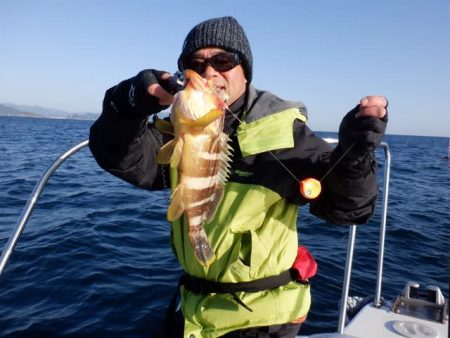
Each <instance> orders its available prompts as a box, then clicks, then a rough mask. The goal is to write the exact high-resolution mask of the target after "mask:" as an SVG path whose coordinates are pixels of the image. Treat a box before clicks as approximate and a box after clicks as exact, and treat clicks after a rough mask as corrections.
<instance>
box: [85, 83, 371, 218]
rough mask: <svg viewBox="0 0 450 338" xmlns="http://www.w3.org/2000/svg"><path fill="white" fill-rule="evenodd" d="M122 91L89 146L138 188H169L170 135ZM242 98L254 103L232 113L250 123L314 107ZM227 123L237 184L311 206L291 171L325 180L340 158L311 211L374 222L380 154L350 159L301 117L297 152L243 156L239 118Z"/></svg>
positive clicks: (113, 93)
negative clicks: (164, 156)
mask: <svg viewBox="0 0 450 338" xmlns="http://www.w3.org/2000/svg"><path fill="white" fill-rule="evenodd" d="M122 85H123V84H122ZM120 86H121V84H119V85H118V86H116V87H113V88H111V89H109V90H108V91H107V92H106V94H105V99H104V102H103V111H102V114H101V116H100V117H99V119H98V120H97V121H96V122H95V123H94V124H93V125H92V127H91V131H90V139H89V146H90V149H91V151H92V154H93V155H94V157H95V159H96V161H97V162H98V164H99V165H100V166H101V167H102V168H103V169H105V170H107V171H108V172H110V173H111V174H113V175H115V176H117V177H119V178H121V179H123V180H125V181H127V182H129V183H131V184H134V185H137V186H139V187H142V188H146V189H150V190H159V189H164V188H168V187H169V174H168V169H167V168H166V167H162V166H159V165H157V164H156V160H155V159H156V155H157V153H158V151H159V149H160V147H161V145H162V144H164V143H165V142H167V141H168V136H166V135H164V134H161V133H160V132H159V131H158V130H157V129H156V128H155V125H154V123H149V122H148V119H147V118H146V117H145V116H142V114H139V115H134V114H133V113H132V110H131V109H129V108H130V107H128V106H127V101H128V100H127V97H126V96H125V95H124V93H125V92H126V91H124V90H121V88H120ZM242 101H245V102H246V104H245V106H243V105H241V106H240V107H239V105H238V107H236V105H233V106H232V107H231V109H232V110H233V111H234V112H235V114H242V111H243V110H245V111H246V114H245V121H246V122H251V121H253V120H256V119H258V118H260V117H262V116H264V115H267V114H271V113H274V112H278V111H280V110H282V109H283V108H288V107H297V108H298V109H299V110H300V111H301V112H302V113H303V114H304V115H306V108H305V107H304V106H303V105H302V104H301V103H292V102H288V101H283V100H281V99H279V98H277V97H276V96H274V95H272V94H270V93H269V92H265V91H259V90H256V89H254V88H253V87H251V86H250V87H249V89H248V92H247V96H246V99H245V100H242ZM230 117H231V118H230ZM227 121H228V122H226V128H225V132H227V133H228V134H229V136H230V138H231V144H232V147H233V150H234V151H233V157H232V159H233V161H232V164H231V175H230V177H229V181H235V182H239V183H244V184H245V183H249V184H254V183H257V184H259V185H263V186H265V187H268V188H270V189H271V190H274V191H276V192H277V193H279V194H280V195H281V196H282V197H285V198H287V199H288V200H289V201H290V202H292V203H296V204H298V205H304V204H306V203H308V202H309V201H308V200H306V199H304V198H303V197H302V196H301V194H300V193H299V187H298V182H297V181H296V179H295V178H294V177H292V176H291V175H290V174H289V173H288V171H287V170H286V168H288V169H289V171H291V172H292V173H293V174H294V176H295V177H296V178H297V179H298V180H299V181H301V180H302V179H305V178H309V177H314V178H317V179H319V180H320V179H322V177H323V175H324V174H325V173H327V172H328V170H329V168H331V166H332V165H333V164H334V163H335V162H336V161H338V163H337V165H336V166H335V167H334V168H333V169H332V170H331V172H330V173H329V174H327V175H326V177H325V179H324V180H323V181H322V193H321V194H320V196H319V197H318V198H317V199H316V200H314V201H312V202H311V204H310V210H311V212H312V213H313V214H314V215H316V216H318V217H320V218H322V219H323V220H325V221H327V222H329V223H334V224H363V223H366V222H367V221H368V219H369V218H370V216H371V215H372V213H373V211H374V207H375V201H376V196H377V184H376V173H375V170H376V163H375V158H374V154H373V152H364V153H360V154H354V153H353V152H349V153H348V154H346V155H345V156H344V157H342V155H343V153H344V150H343V149H341V146H340V145H338V146H337V147H336V148H333V147H332V146H330V145H329V144H327V143H326V142H325V141H324V140H322V139H321V138H320V137H318V136H316V135H315V134H314V133H313V132H312V131H311V130H310V129H309V128H308V127H307V125H306V124H305V123H304V122H301V121H299V120H297V121H295V122H294V125H293V133H294V139H295V146H294V147H293V148H289V149H280V150H274V151H272V152H271V153H272V154H271V153H268V152H267V153H261V154H257V155H252V156H247V157H242V155H241V153H240V149H239V145H238V142H237V140H236V136H235V131H236V127H237V125H238V124H239V121H238V120H237V119H236V118H234V117H233V115H231V116H230V115H229V116H228V118H227ZM273 155H275V156H273ZM275 157H276V158H277V159H279V160H280V161H281V162H282V164H283V165H281V164H280V163H279V162H278V161H277V160H276V159H275ZM285 167H286V168H285ZM249 170H250V171H251V172H252V175H251V176H250V177H245V176H244V177H243V176H240V175H237V174H236V173H237V172H242V171H245V172H248V171H249Z"/></svg>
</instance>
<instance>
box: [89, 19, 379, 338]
mask: <svg viewBox="0 0 450 338" xmlns="http://www.w3.org/2000/svg"><path fill="white" fill-rule="evenodd" d="M252 64H253V59H252V53H251V49H250V45H249V42H248V40H247V37H246V35H245V32H244V30H243V28H242V27H241V26H240V24H239V23H238V22H237V21H236V20H235V19H234V18H232V17H222V18H215V19H211V20H207V21H204V22H201V23H200V24H198V25H197V26H195V27H194V28H193V29H192V30H191V31H190V32H189V33H188V35H187V37H186V39H185V42H184V44H183V48H182V52H181V55H180V57H179V59H178V67H179V69H180V70H181V71H183V70H185V69H192V70H195V71H196V72H198V73H199V74H200V75H201V76H202V77H203V78H204V79H206V80H209V81H212V83H213V84H214V86H215V89H216V90H217V92H218V93H219V95H221V96H222V97H228V99H227V102H226V103H227V105H228V106H229V108H230V110H231V112H227V113H226V116H225V127H224V132H225V133H227V134H228V135H229V137H230V144H231V146H232V148H233V156H232V163H231V174H230V176H229V179H228V181H227V183H226V186H225V193H224V197H223V199H222V202H221V204H220V206H219V208H218V211H217V213H216V216H215V218H214V219H213V221H212V222H211V223H209V224H205V231H206V233H207V235H208V239H209V241H210V242H211V246H212V248H213V250H214V253H215V255H216V257H217V259H216V261H215V262H214V263H212V264H211V265H210V266H208V267H205V266H203V265H201V264H200V263H199V262H198V261H197V260H196V259H195V256H194V253H193V250H192V248H191V246H190V245H189V241H188V240H186V238H187V229H186V224H185V223H184V222H185V221H184V219H183V218H181V219H179V220H178V221H176V222H174V223H173V224H172V244H173V249H174V252H175V255H176V256H177V259H178V260H179V262H180V264H181V265H182V267H183V269H184V270H185V272H186V274H185V275H184V276H183V278H182V279H181V285H182V286H181V299H182V302H181V305H182V312H183V315H184V317H185V326H184V335H185V337H218V336H225V337H247V336H249V337H250V336H251V337H257V336H261V337H262V336H264V337H268V336H274V337H275V336H276V337H294V336H295V335H296V333H297V332H298V329H299V326H300V323H301V322H302V321H304V320H305V318H306V315H307V313H308V310H309V306H310V288H309V283H308V280H307V278H308V277H310V276H309V275H308V274H306V273H305V272H304V271H302V270H301V269H300V270H295V271H296V272H295V273H292V271H294V270H293V269H291V268H292V266H293V264H294V262H300V263H305V264H308V263H311V262H312V258H311V257H310V256H309V254H308V253H307V252H306V253H305V251H304V250H303V251H302V250H298V237H297V211H298V206H299V205H304V204H306V203H310V210H311V212H312V213H313V214H315V215H317V216H318V217H321V218H322V219H324V220H326V221H327V222H330V223H334V224H355V223H356V224H361V223H366V222H367V221H368V219H369V217H370V216H371V215H372V213H373V210H374V205H375V200H376V194H377V187H376V177H375V168H376V164H375V159H374V149H375V147H376V146H377V144H379V142H380V141H381V139H382V136H383V134H384V131H385V128H386V122H387V115H386V106H387V101H386V99H385V98H384V97H380V96H368V97H365V98H363V99H362V100H361V101H360V103H359V105H357V106H356V108H354V109H353V110H352V111H350V112H349V113H348V114H347V115H346V116H345V117H344V119H343V121H342V123H341V126H340V128H339V144H338V145H337V147H336V148H335V149H333V148H332V147H331V146H329V145H328V144H327V143H326V142H324V141H323V140H322V139H321V138H319V137H317V136H315V135H314V134H313V133H312V132H311V131H310V129H309V128H308V127H307V126H306V124H305V123H306V119H307V116H306V108H305V106H304V105H303V104H301V103H299V102H288V101H284V100H282V99H280V98H278V97H276V96H274V95H273V94H271V93H269V92H267V91H260V90H257V89H255V88H254V87H253V86H251V84H250V83H251V80H252V72H253V69H252ZM169 87H170V86H169V78H168V74H167V73H165V72H161V71H156V70H145V71H142V72H140V73H139V74H138V75H137V76H135V77H133V78H131V79H129V80H125V81H123V82H121V83H119V84H118V85H117V86H115V87H113V88H111V89H109V90H107V92H106V94H105V99H104V102H103V112H102V115H101V116H100V118H99V119H98V120H97V121H96V122H95V123H94V124H93V126H92V128H91V135H90V147H91V151H92V153H93V154H94V156H95V158H96V160H97V161H98V163H99V165H100V166H101V167H102V168H104V169H105V170H107V171H109V172H110V173H112V174H114V175H116V176H118V177H120V178H122V179H124V180H126V181H128V182H130V183H132V184H135V185H138V186H141V187H144V188H147V189H152V190H154V189H164V188H167V187H168V186H169V176H170V175H169V172H168V168H167V167H165V166H159V165H157V163H156V159H155V158H156V155H157V153H158V151H159V149H160V147H161V145H162V144H163V143H165V142H167V141H168V138H167V136H165V134H162V133H161V132H159V131H158V130H157V129H156V127H155V124H154V123H148V120H147V118H148V116H149V115H152V114H155V113H158V112H159V111H161V110H163V109H165V108H167V106H168V105H170V104H171V103H172V100H173V95H172V94H171V93H170V91H169ZM172 177H173V176H172ZM310 177H313V178H316V179H317V180H321V179H322V178H323V180H322V185H323V189H322V193H321V194H320V195H319V197H318V198H316V199H314V200H312V201H310V200H308V199H306V198H305V197H303V196H302V195H301V194H300V192H299V189H298V182H297V181H301V180H303V179H306V178H310ZM298 253H303V254H302V255H298ZM287 277H288V280H286V278H287ZM293 279H295V280H293Z"/></svg>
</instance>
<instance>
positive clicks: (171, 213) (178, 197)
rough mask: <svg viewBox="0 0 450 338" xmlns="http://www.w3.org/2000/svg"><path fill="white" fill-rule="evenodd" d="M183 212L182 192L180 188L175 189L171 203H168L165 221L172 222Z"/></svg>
mask: <svg viewBox="0 0 450 338" xmlns="http://www.w3.org/2000/svg"><path fill="white" fill-rule="evenodd" d="M183 212H184V203H183V190H182V189H180V186H178V187H176V189H175V191H174V192H173V194H172V201H171V202H170V205H169V208H168V209H167V220H168V221H169V222H173V221H175V220H176V219H178V218H180V217H181V215H182V214H183Z"/></svg>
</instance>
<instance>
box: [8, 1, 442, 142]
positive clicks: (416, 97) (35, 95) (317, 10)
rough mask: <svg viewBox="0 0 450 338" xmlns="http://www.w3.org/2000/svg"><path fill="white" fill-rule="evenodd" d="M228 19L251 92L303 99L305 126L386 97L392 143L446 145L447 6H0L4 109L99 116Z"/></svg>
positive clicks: (332, 123) (333, 121)
mask: <svg viewBox="0 0 450 338" xmlns="http://www.w3.org/2000/svg"><path fill="white" fill-rule="evenodd" d="M225 15H231V16H234V17H235V18H236V19H237V20H238V21H239V22H240V23H241V25H242V26H243V27H244V29H245V31H246V33H247V36H248V38H249V40H250V44H251V48H252V53H253V59H254V68H253V74H254V75H253V80H252V84H253V85H254V86H255V87H256V88H259V89H265V90H269V91H271V92H273V93H274V94H277V95H278V96H280V97H282V98H284V99H287V100H295V101H302V102H303V103H304V104H305V105H306V106H307V108H308V112H309V125H310V127H311V129H313V130H316V131H337V130H338V128H339V123H340V121H341V119H342V117H343V116H344V115H345V113H346V112H347V111H349V110H350V109H352V108H353V107H354V106H355V105H356V104H358V102H359V100H360V99H361V98H362V97H364V96H366V95H384V96H386V97H387V98H388V100H389V123H388V129H387V133H388V134H403V135H428V136H445V137H448V136H450V4H449V0H314V1H313V0H290V1H285V0H277V1H269V0H267V1H257V0H227V1H210V0H209V1H205V0H191V1H186V0H163V1H160V0H146V1H144V0H140V1H133V0H128V1H125V0H123V1H118V0H72V1H68V0H67V1H63V0H54V1H51V0H39V1H35V0H21V1H18V0H0V46H1V47H0V48H1V51H0V103H13V104H20V105H37V106H43V107H48V108H55V109H62V110H66V111H68V112H96V113H97V112H98V113H99V112H100V111H101V103H102V100H103V95H104V92H105V90H106V89H108V88H110V87H112V86H114V85H115V84H117V83H118V82H120V81H122V80H124V79H127V78H130V77H132V76H134V75H136V74H137V73H138V72H139V71H140V70H142V69H146V68H154V69H160V70H166V71H170V72H174V71H176V70H177V68H176V62H177V58H178V56H179V54H180V52H181V46H182V43H183V40H184V38H185V37H186V34H187V33H188V31H189V30H190V29H191V28H192V27H193V26H194V25H196V24H197V23H199V22H201V21H203V20H206V19H209V18H212V17H218V16H225Z"/></svg>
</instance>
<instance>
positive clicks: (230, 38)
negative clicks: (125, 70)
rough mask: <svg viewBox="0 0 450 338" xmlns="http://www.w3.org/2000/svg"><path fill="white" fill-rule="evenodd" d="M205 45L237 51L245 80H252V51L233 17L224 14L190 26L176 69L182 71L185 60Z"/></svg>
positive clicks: (242, 30) (240, 27) (205, 46)
mask: <svg viewBox="0 0 450 338" xmlns="http://www.w3.org/2000/svg"><path fill="white" fill-rule="evenodd" d="M207 47H217V48H222V49H224V50H226V51H229V52H233V53H237V54H238V55H239V57H240V60H241V62H242V67H243V68H244V73H245V78H246V79H247V82H248V83H250V82H251V81H252V75H253V70H252V68H253V57H252V51H251V50H250V44H249V42H248V39H247V36H246V35H245V32H244V29H243V28H242V26H241V25H240V24H239V22H238V21H237V20H236V19H235V18H233V17H231V16H225V17H221V18H214V19H209V20H206V21H203V22H200V23H199V24H198V25H196V26H195V27H194V28H192V29H191V30H190V32H189V33H188V35H187V36H186V39H185V40H184V43H183V48H182V51H181V55H180V57H179V58H178V69H179V70H180V71H183V70H184V62H185V60H186V59H187V58H188V57H190V56H191V55H192V54H193V53H194V52H195V51H197V50H199V49H201V48H207Z"/></svg>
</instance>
